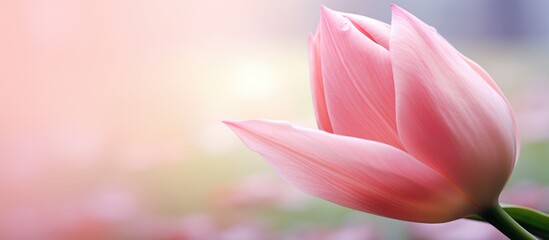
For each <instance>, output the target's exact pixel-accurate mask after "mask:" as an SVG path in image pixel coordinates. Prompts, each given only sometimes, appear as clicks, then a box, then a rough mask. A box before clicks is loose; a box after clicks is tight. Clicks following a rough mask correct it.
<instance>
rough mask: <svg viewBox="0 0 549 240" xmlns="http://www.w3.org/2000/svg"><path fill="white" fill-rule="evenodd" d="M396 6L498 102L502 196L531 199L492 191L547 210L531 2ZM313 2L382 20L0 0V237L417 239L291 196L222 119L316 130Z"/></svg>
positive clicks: (280, 6) (542, 39)
mask: <svg viewBox="0 0 549 240" xmlns="http://www.w3.org/2000/svg"><path fill="white" fill-rule="evenodd" d="M396 2H397V3H399V4H401V5H402V6H403V7H405V8H407V9H408V10H410V11H411V12H413V13H414V14H416V15H417V16H418V17H420V18H422V19H424V20H426V21H427V22H428V23H430V24H432V25H434V26H435V27H437V29H438V30H439V32H441V33H442V34H443V35H445V36H447V38H448V39H449V40H450V42H452V43H454V44H455V45H456V47H457V48H458V49H460V50H462V51H463V52H464V53H465V54H466V55H468V56H470V57H471V58H473V59H475V60H476V61H477V62H479V63H480V64H481V65H483V66H484V67H485V68H486V69H487V70H488V71H489V72H490V73H491V74H492V76H493V77H494V78H495V79H496V81H497V82H498V84H499V85H500V86H501V87H502V88H503V90H504V92H505V93H506V94H507V95H508V96H509V98H510V100H511V102H512V104H513V105H514V107H515V112H516V113H517V118H518V120H519V124H521V128H522V129H523V130H521V132H522V138H523V142H524V144H525V146H524V147H523V152H525V154H523V156H522V157H521V161H520V163H519V165H518V166H517V172H516V173H515V175H514V176H513V182H512V183H511V185H510V187H509V188H512V186H515V185H517V186H524V185H521V184H527V186H529V188H528V189H531V191H532V192H531V193H524V192H520V191H519V193H516V194H515V195H507V197H506V199H508V200H509V202H515V203H521V199H526V202H527V203H525V204H530V205H531V206H532V207H536V208H540V209H545V210H547V209H549V206H547V204H545V205H543V204H544V203H546V202H549V201H547V200H548V199H549V196H547V192H549V191H548V190H547V187H546V186H547V185H548V183H549V179H548V178H547V177H546V176H545V174H544V173H543V172H540V170H539V169H544V166H548V165H547V158H545V159H543V158H544V157H547V156H549V153H548V152H547V150H546V149H547V148H548V147H549V143H548V141H549V140H548V139H549V107H548V106H549V105H548V102H547V100H546V98H545V96H546V95H547V94H548V93H549V87H548V86H549V85H548V84H549V70H548V69H549V68H547V64H546V63H547V62H549V61H548V60H549V59H548V56H547V55H546V54H544V51H543V50H547V49H549V45H547V44H546V42H548V41H546V40H549V30H547V29H549V27H546V28H544V26H546V25H544V24H545V22H548V24H547V25H549V18H548V17H547V16H545V17H544V15H542V13H541V12H539V11H537V9H539V8H542V7H548V4H546V3H544V2H543V1H532V2H530V3H525V4H524V5H521V6H520V8H517V9H518V10H515V11H520V12H518V13H517V12H513V11H512V9H513V8H512V6H511V7H510V6H509V5H513V3H511V2H510V1H501V2H497V1H488V0H486V1H479V3H440V2H438V1H434V0H432V1H424V2H421V3H415V4H414V3H408V2H404V1H396ZM400 2H402V3H400ZM320 4H325V5H327V6H329V7H331V8H334V9H339V10H342V11H349V12H354V13H361V14H365V15H368V16H373V17H376V18H380V19H381V20H384V21H388V20H389V16H390V8H389V2H388V1H375V2H374V1H335V0H334V1H312V0H304V1H290V0H282V1H252V0H235V1H225V2H224V1H214V0H205V1H175V0H160V1H144V0H137V1H126V0H119V1H107V0H97V1H70V0H48V1H38V0H22V1H10V0H8V1H0V238H1V239H378V238H387V237H406V236H410V237H409V238H411V239H430V238H429V237H428V236H432V234H431V232H430V230H425V228H423V227H417V226H416V225H410V226H408V225H406V226H404V225H405V224H404V223H401V222H396V221H394V222H393V221H392V220H386V219H382V218H377V217H373V216H370V215H367V214H362V213H356V212H353V211H349V210H346V209H343V208H341V207H338V206H335V205H333V204H330V203H327V202H324V201H321V200H318V199H313V198H311V197H310V196H307V195H305V194H302V193H300V192H299V191H296V190H295V189H293V188H292V187H291V186H288V185H287V184H286V183H284V182H283V181H282V180H281V179H280V178H278V177H277V176H276V175H275V174H274V172H273V171H272V170H271V169H270V168H269V167H268V166H267V164H266V163H264V162H263V161H262V160H261V159H260V158H259V157H258V156H257V155H255V154H253V153H251V152H248V151H247V150H246V149H245V148H244V147H243V145H242V144H241V143H240V142H239V141H238V139H237V138H236V137H235V136H234V135H232V133H231V132H230V131H229V130H228V129H227V128H226V127H225V126H223V125H222V124H221V120H223V119H247V118H271V119H286V120H290V121H292V122H294V123H297V124H300V125H304V126H308V127H314V126H315V123H314V114H313V112H312V107H311V100H310V93H309V82H308V65H307V52H306V51H307V35H308V34H309V32H313V31H314V29H315V28H316V22H317V20H318V9H319V5H320ZM509 9H511V13H514V15H513V14H509V11H510V10H509ZM445 13H446V14H445ZM448 13H454V14H448ZM467 14H469V15H470V16H466V15H467ZM460 16H461V17H460ZM502 16H505V17H502ZM464 18H466V20H463V19H464ZM509 18H511V19H510V20H509ZM471 19H473V20H471ZM475 19H476V20H475ZM506 19H507V20H509V21H511V22H518V23H516V24H515V25H516V26H515V25H513V26H511V25H509V24H508V23H507V22H505V21H506ZM517 19H518V20H520V21H518V20H517ZM460 20H463V23H461V25H460ZM471 21H477V22H473V23H471ZM544 21H545V22H544ZM533 22H535V24H537V25H535V24H532V23H533ZM474 23H478V24H474ZM456 26H458V27H456ZM494 26H495V27H494ZM498 26H507V28H502V29H503V30H502V31H499V30H498V31H495V30H494V31H488V30H490V29H491V30H493V29H496V30H497V29H499V28H498ZM536 26H538V28H537V29H536V28H535V27H536ZM532 28H533V29H532ZM543 29H545V30H543ZM545 52H546V51H545ZM540 86H541V87H540ZM545 169H546V168H545ZM525 182H526V183H525ZM521 188H522V187H521ZM510 192H511V193H513V191H511V190H510ZM515 192H517V191H515ZM522 195H528V197H521V196H522ZM517 196H518V197H517ZM467 224H469V223H467ZM467 224H465V225H467ZM473 224H480V223H473ZM458 225H459V223H458ZM458 225H456V228H457V226H458ZM416 227H417V229H416V230H409V229H415V228H416ZM390 229H401V230H397V231H394V230H390ZM439 229H444V228H442V227H439V228H437V229H435V230H433V231H432V232H434V234H439V231H440V230H439ZM472 229H475V230H474V231H482V230H477V228H476V227H475V228H472ZM480 229H486V228H485V226H484V225H482V227H480ZM464 231H465V230H464ZM487 231H490V230H487ZM426 232H427V233H426ZM414 234H415V235H414ZM429 234H431V235H429ZM486 234H487V235H486V236H492V237H493V236H494V235H489V234H491V233H486ZM496 234H497V233H496ZM457 236H459V235H457ZM482 236H484V235H482ZM496 236H497V235H496ZM479 239H482V238H479ZM485 239H490V238H485Z"/></svg>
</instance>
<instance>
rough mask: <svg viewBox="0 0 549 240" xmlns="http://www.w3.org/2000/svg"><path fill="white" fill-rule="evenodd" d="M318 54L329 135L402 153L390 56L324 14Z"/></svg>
mask: <svg viewBox="0 0 549 240" xmlns="http://www.w3.org/2000/svg"><path fill="white" fill-rule="evenodd" d="M318 31H319V32H320V34H319V52H320V61H321V66H322V78H323V80H324V91H325V96H326V105H327V108H328V114H329V116H330V121H331V125H332V128H333V132H334V133H336V134H341V135H347V136H353V137H360V138H364V139H370V140H375V141H380V142H384V143H387V144H390V145H393V146H397V147H400V141H399V140H398V134H397V131H396V120H395V99H394V85H393V78H392V72H391V71H392V70H391V63H390V57H389V52H388V51H387V49H385V48H384V47H382V46H380V45H379V44H377V43H375V42H374V41H372V40H371V39H370V38H369V37H368V36H366V35H364V34H363V33H362V32H361V31H360V30H358V29H357V28H356V27H355V26H354V25H353V24H352V23H351V22H350V21H349V19H347V18H345V17H344V16H342V15H341V14H339V13H337V12H334V11H332V10H329V9H327V8H322V10H321V20H320V26H319V30H318Z"/></svg>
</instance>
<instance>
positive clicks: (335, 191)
mask: <svg viewBox="0 0 549 240" xmlns="http://www.w3.org/2000/svg"><path fill="white" fill-rule="evenodd" d="M226 123H227V124H228V125H229V126H230V127H231V128H232V130H233V131H234V132H235V133H236V134H237V135H238V136H239V137H240V138H241V139H242V140H243V141H244V143H246V145H247V146H248V147H249V148H250V149H252V150H253V151H256V152H258V153H259V154H261V155H262V156H263V157H264V158H265V159H266V160H267V161H269V163H271V165H272V166H273V167H274V168H275V169H276V170H277V171H278V172H279V173H280V174H281V175H282V176H283V177H284V178H286V179H287V180H288V181H289V182H291V183H293V184H295V185H297V186H298V188H300V189H302V190H304V191H306V192H309V193H311V194H313V195H316V196H319V197H322V198H324V199H326V200H329V201H332V202H334V203H337V204H340V205H343V206H345V207H349V208H353V209H356V210H360V211H365V212H369V213H373V214H377V215H381V216H386V217H390V218H396V219H402V220H407V221H418V222H443V221H449V220H453V219H457V218H460V217H464V216H466V215H468V214H471V213H474V212H475V209H474V207H473V205H472V204H470V203H469V202H467V201H466V200H465V198H464V197H463V195H460V193H459V192H458V189H457V188H455V187H454V186H452V185H451V184H450V182H449V181H448V180H447V179H446V178H444V177H443V176H441V175H440V174H438V173H437V172H435V171H434V170H432V169H431V168H429V167H427V166H426V165H424V164H423V163H421V162H420V161H417V160H416V159H414V158H413V157H411V156H410V155H408V154H407V153H405V152H403V151H401V150H399V149H397V148H395V147H392V146H389V145H386V144H382V143H379V142H374V141H369V140H363V139H358V138H353V137H346V136H340V135H334V134H329V133H326V132H323V131H318V130H310V129H305V128H300V127H295V126H292V125H290V124H287V123H284V122H275V121H261V120H252V121H245V122H226Z"/></svg>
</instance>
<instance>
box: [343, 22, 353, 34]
mask: <svg viewBox="0 0 549 240" xmlns="http://www.w3.org/2000/svg"><path fill="white" fill-rule="evenodd" d="M350 28H351V24H349V23H347V22H346V23H345V24H344V25H343V27H341V31H344V32H345V31H348V30H349V29H350Z"/></svg>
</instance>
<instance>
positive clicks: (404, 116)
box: [226, 5, 518, 222]
mask: <svg viewBox="0 0 549 240" xmlns="http://www.w3.org/2000/svg"><path fill="white" fill-rule="evenodd" d="M392 10H393V15H392V25H388V24H385V23H383V22H379V21H377V20H374V19H370V18H366V17H362V16H357V15H352V14H346V13H339V12H335V11H332V10H329V9H327V8H325V7H323V8H322V9H321V19H320V25H319V27H318V30H317V32H316V34H315V35H314V36H311V37H310V38H309V47H310V59H309V60H310V65H311V82H312V90H313V100H314V106H315V111H316V117H317V122H318V126H319V128H320V129H321V130H312V129H306V128H302V127H297V126H293V125H290V124H288V123H285V122H278V121H267V120H250V121H243V122H226V123H227V124H228V125H229V126H230V127H231V128H232V130H233V131H234V132H235V133H236V134H237V135H238V136H239V137H240V138H241V139H242V140H243V141H244V143H245V144H246V145H247V146H248V147H249V148H250V149H252V150H254V151H256V152H258V153H259V154H261V155H262V156H263V157H264V158H265V159H266V160H267V161H269V162H270V163H271V165H272V166H273V167H274V168H275V169H276V170H277V171H278V172H279V173H280V174H281V175H282V176H283V177H285V178H286V179H287V180H288V181H289V182H291V183H293V184H294V185H296V186H297V187H298V188H300V189H302V190H304V191H306V192H309V193H311V194H313V195H316V196H319V197H321V198H324V199H326V200H329V201H332V202H334V203H337V204H339V205H342V206H345V207H349V208H353V209H356V210H360V211H364V212H369V213H373V214H377V215H381V216H386V217H390V218H396V219H401V220H408V221H417V222H445V221H450V220H454V219H458V218H461V217H465V216H467V215H470V214H474V213H480V212H481V211H483V210H485V209H487V208H489V207H490V206H493V205H494V204H496V203H497V199H498V196H499V194H500V192H501V190H502V188H503V186H504V185H505V183H506V181H507V179H508V178H509V175H510V174H511V171H512V169H513V167H514V165H515V160H516V156H517V152H518V141H517V138H516V127H515V122H514V117H513V114H512V111H511V108H510V106H509V104H508V102H507V100H506V99H505V96H504V95H503V93H502V92H501V90H499V88H498V87H497V86H496V84H495V83H494V81H493V80H492V79H491V78H490V76H489V75H488V74H487V73H486V72H485V71H484V70H483V69H482V68H481V67H480V66H478V65H477V64H476V63H474V62H473V61H471V60H469V59H468V58H466V57H464V56H463V55H461V54H460V53H459V52H458V51H457V50H456V49H454V48H453V47H452V46H451V45H450V44H449V43H448V42H446V40H444V39H443V38H442V37H441V36H440V35H438V34H437V33H436V31H435V30H434V29H433V28H432V27H430V26H428V25H426V24H425V23H423V22H421V21H420V20H419V19H417V18H416V17H414V16H413V15H412V14H410V13H408V12H406V11H405V10H403V9H401V8H399V7H398V6H395V5H393V7H392Z"/></svg>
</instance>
